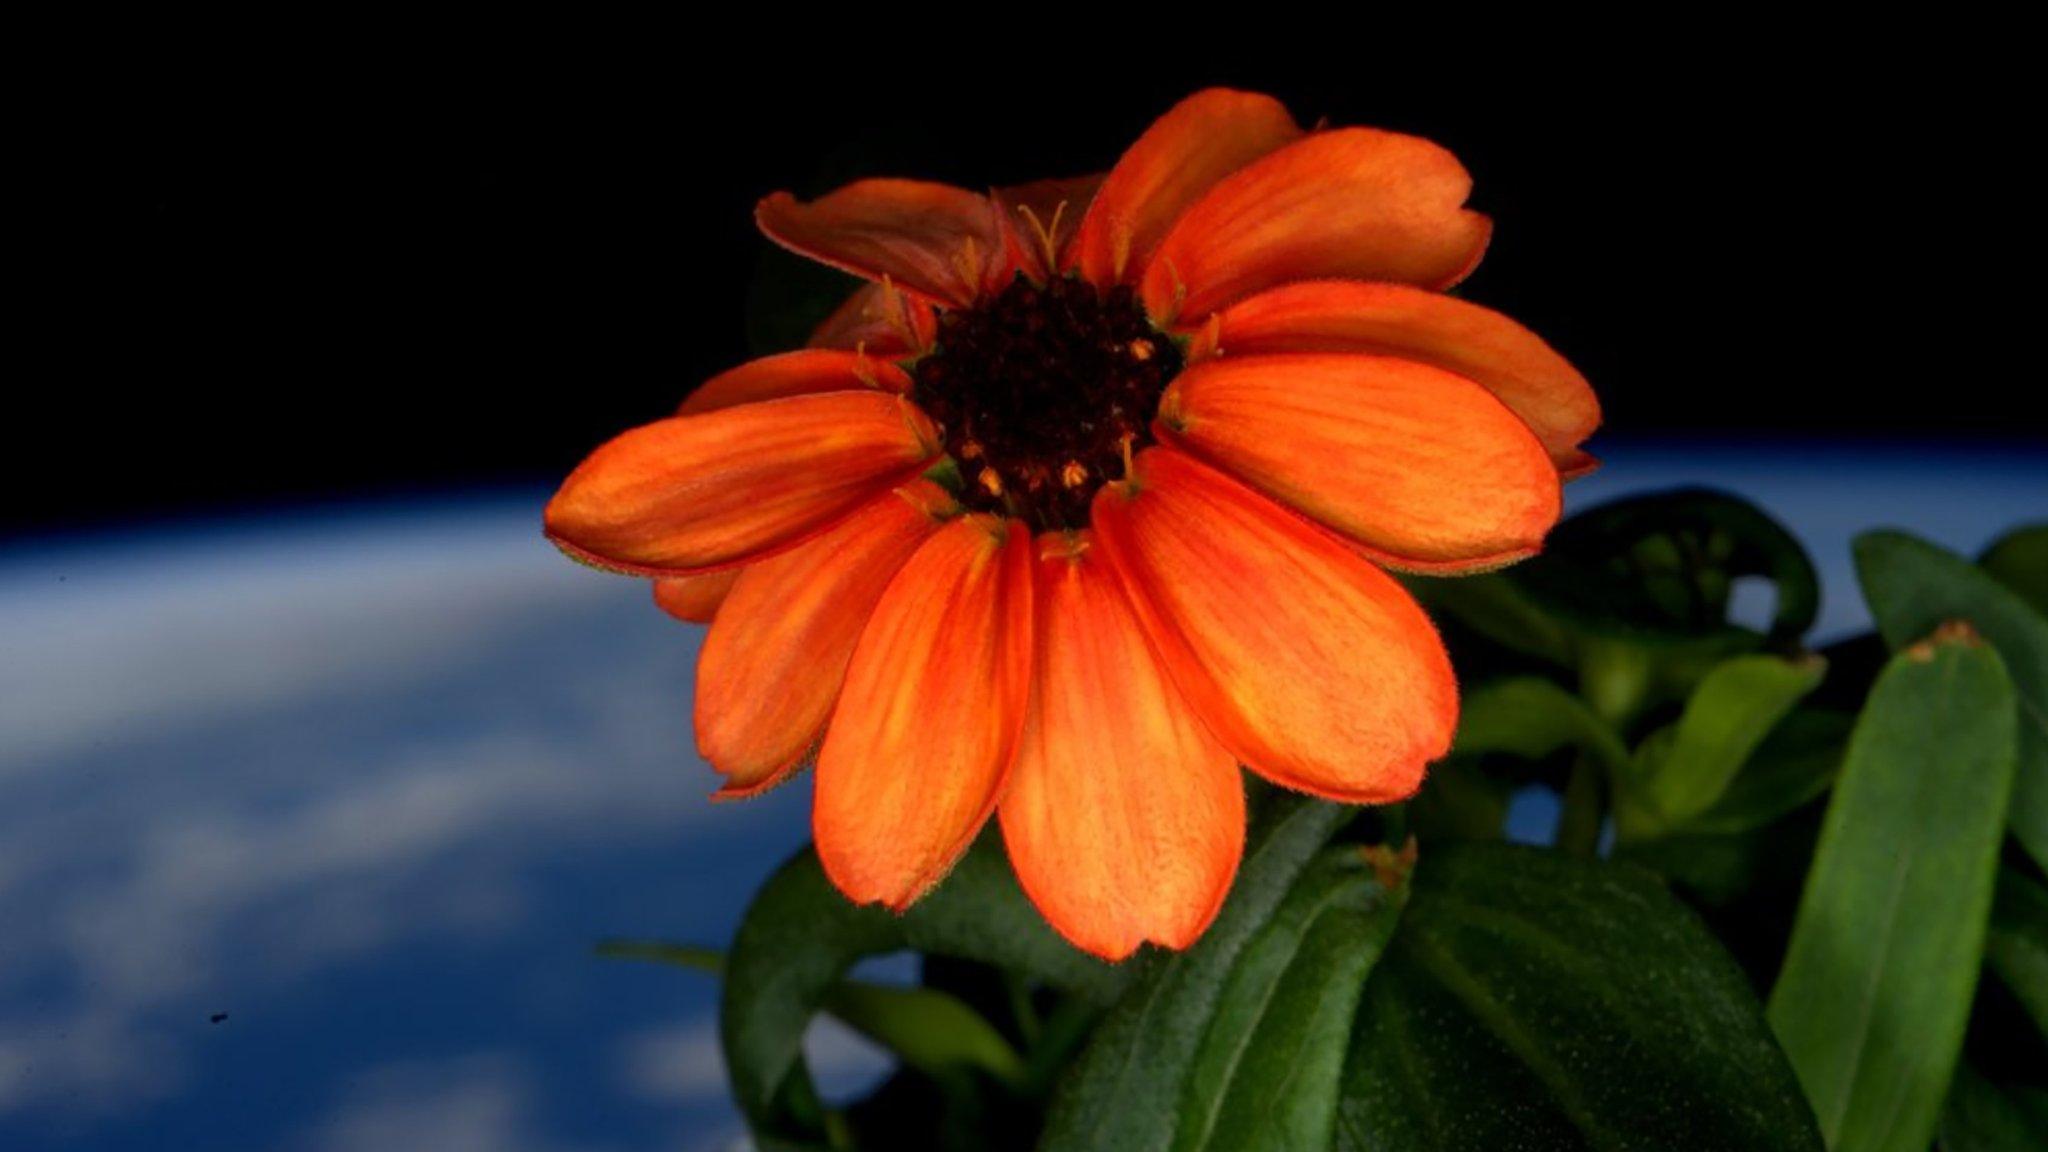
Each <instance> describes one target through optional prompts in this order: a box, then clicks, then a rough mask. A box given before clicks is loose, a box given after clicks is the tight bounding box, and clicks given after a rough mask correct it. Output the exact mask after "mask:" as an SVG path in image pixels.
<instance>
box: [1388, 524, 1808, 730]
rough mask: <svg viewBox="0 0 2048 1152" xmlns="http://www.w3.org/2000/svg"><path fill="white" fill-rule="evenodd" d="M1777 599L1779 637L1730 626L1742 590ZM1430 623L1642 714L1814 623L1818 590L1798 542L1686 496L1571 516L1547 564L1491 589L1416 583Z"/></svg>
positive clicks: (1498, 578)
mask: <svg viewBox="0 0 2048 1152" xmlns="http://www.w3.org/2000/svg"><path fill="white" fill-rule="evenodd" d="M1744 577H1762V578H1764V579H1767V580H1769V581H1770V582H1771V583H1772V585H1773V586H1774V588H1775V590H1776V606H1775V610H1774V613H1773V617H1772V621H1771V624H1770V631H1769V635H1768V636H1765V635H1760V634H1758V633H1757V632H1755V631H1752V630H1751V629H1748V628H1744V627H1741V626H1739V625H1736V624H1733V623H1731V622H1730V621H1729V620H1728V605H1729V599H1730V595H1731V593H1732V592H1733V590H1734V587H1735V584H1736V582H1737V581H1738V580H1740V579H1742V578H1744ZM1407 584H1408V587H1409V588H1410V590H1411V591H1413V592H1414V593H1415V594H1416V595H1417V596H1418V597H1419V598H1421V599H1422V601H1423V603H1424V604H1425V605H1426V606H1428V607H1429V608H1430V609H1431V610H1432V611H1434V612H1436V613H1438V614H1440V615H1442V616H1446V617H1448V618H1450V619H1452V620H1455V621H1456V622H1457V623H1459V624H1461V625H1463V626H1464V627H1466V628H1468V629H1470V630H1471V631H1473V632H1476V633H1477V634H1479V636H1481V637H1483V638H1484V639H1487V640H1490V641H1492V642H1493V643H1495V644H1498V645H1500V646H1502V647H1504V648H1507V649H1509V650H1510V651H1514V652H1518V653H1521V654H1523V655H1527V656H1534V657H1536V658H1538V659H1542V660H1546V661H1549V662H1551V663H1553V664H1556V665H1558V666H1560V667H1563V668H1569V669H1573V670H1575V671H1577V672H1578V673H1579V675H1580V680H1581V688H1582V690H1583V693H1584V695H1585V696H1586V697H1587V699H1589V700H1591V701H1593V703H1594V706H1595V709H1596V711H1598V712H1599V713H1600V714H1601V715H1603V716H1605V717H1607V718H1608V719H1609V720H1611V721H1614V722H1617V723H1619V722H1622V721H1624V720H1626V719H1628V718H1631V717H1634V716H1636V715H1639V714H1640V713H1641V712H1642V711H1643V710H1644V709H1646V708H1648V707H1651V706H1653V705H1655V704H1656V703H1658V702H1660V701H1661V700H1663V699H1666V698H1670V697H1672V696H1679V697H1682V696H1684V695H1686V694H1688V693H1689V692H1690V691H1691V689H1692V687H1693V685H1694V684H1696V683H1697V682H1698V680H1699V678H1700V677H1701V676H1703V675H1705V674H1706V672H1707V671H1708V670H1709V669H1710V668H1712V667H1713V666H1714V665H1715V664H1717V663H1719V662H1720V661H1722V660H1725V659H1727V658H1728V657H1730V656H1734V655H1737V654H1739V653H1743V652H1751V651H1755V650H1757V649H1758V648H1759V647H1761V646H1762V645H1763V644H1764V643H1766V642H1767V641H1771V642H1776V643H1778V644H1781V645H1782V644H1785V643H1787V642H1789V641H1791V640H1792V639H1794V638H1796V637H1798V636H1799V635H1801V634H1803V633H1804V632H1805V631H1806V629H1807V628H1808V627H1810V626H1811V625H1812V623H1813V619H1814V615H1815V613H1816V612H1817V611H1818V608H1819V603H1820V585H1819V581H1818V577H1817V576H1816V575H1815V573H1814V569H1813V564H1812V562H1811V561H1810V560H1809V559H1808V558H1807V556H1806V553H1805V551H1804V550H1803V549H1801V548H1800V546H1799V542H1798V541H1797V540H1796V539H1795V538H1793V536H1792V535H1791V534H1790V533H1789V532H1787V531H1786V530H1785V529H1784V528H1783V527H1782V526H1781V525H1779V524H1778V523H1777V522H1776V521H1774V520H1772V519H1771V518H1770V517H1769V516H1767V515H1765V514H1764V513H1763V512H1762V511H1761V510H1759V509H1758V508H1756V507H1755V506H1754V505H1751V504H1749V503H1747V502H1745V501H1743V500H1739V499H1737V498H1735V497H1732V496H1727V495H1723V494H1720V493H1714V492H1703V491H1678V492H1669V493H1662V494H1658V495H1652V496H1644V497H1638V498H1634V499H1628V500H1621V501H1617V502H1615V503H1612V504H1606V505H1602V506H1600V507H1598V508H1594V509H1592V510H1590V511H1587V512H1582V513H1580V514H1579V515H1576V516H1573V517H1572V518H1571V519H1569V520H1567V521H1565V522H1564V523H1563V524H1560V525H1559V526H1558V528H1557V529H1556V531H1554V532H1553V533H1552V534H1551V537H1550V540H1549V541H1548V543H1547V544H1546V546H1545V548H1544V552H1543V554H1542V555H1541V556H1538V557H1535V558H1533V559H1531V560H1528V561H1526V562H1524V563H1522V564H1519V565H1516V566H1515V567H1514V568H1512V569H1510V570H1508V571H1506V572H1500V573H1494V574H1491V575H1486V576H1474V577H1465V578H1461V579H1456V580H1431V579H1419V578H1411V579H1410V580H1408V581H1407Z"/></svg>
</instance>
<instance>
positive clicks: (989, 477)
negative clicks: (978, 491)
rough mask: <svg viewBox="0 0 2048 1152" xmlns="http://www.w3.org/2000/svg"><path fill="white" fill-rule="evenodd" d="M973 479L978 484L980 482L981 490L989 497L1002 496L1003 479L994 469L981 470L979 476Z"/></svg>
mask: <svg viewBox="0 0 2048 1152" xmlns="http://www.w3.org/2000/svg"><path fill="white" fill-rule="evenodd" d="M975 479H976V480H977V481H978V482H980V484H981V487H982V490H983V491H985V492H987V493H988V494H989V495H991V496H996V497H1000V496H1002V494H1003V477H1002V475H1001V474H1000V473H998V472H997V471H996V470H995V469H993V468H983V469H982V470H981V475H979V476H977V477H975Z"/></svg>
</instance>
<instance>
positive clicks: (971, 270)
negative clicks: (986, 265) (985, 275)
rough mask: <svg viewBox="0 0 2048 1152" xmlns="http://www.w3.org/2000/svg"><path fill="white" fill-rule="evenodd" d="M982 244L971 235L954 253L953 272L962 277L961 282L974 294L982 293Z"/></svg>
mask: <svg viewBox="0 0 2048 1152" xmlns="http://www.w3.org/2000/svg"><path fill="white" fill-rule="evenodd" d="M981 269H982V261H981V245H979V244H977V243H975V242H974V237H972V236H969V237H967V238H966V239H964V240H962V241H961V242H960V247H959V249H958V250H957V251H955V252H954V253H953V273H954V275H956V276H958V277H960V283H961V285H962V286H963V287H965V288H966V289H967V290H968V292H969V293H970V294H972V295H975V296H979V295H980V294H981Z"/></svg>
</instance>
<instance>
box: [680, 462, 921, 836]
mask: <svg viewBox="0 0 2048 1152" xmlns="http://www.w3.org/2000/svg"><path fill="white" fill-rule="evenodd" d="M954 510H955V508H954V506H953V503H952V499H951V497H949V496H947V495H946V494H945V493H944V491H943V490H941V489H940V488H939V487H938V485H936V484H933V483H932V482H930V481H929V480H917V481H913V482H912V483H911V484H908V485H905V486H904V487H903V488H900V489H898V490H896V491H895V492H891V493H887V494H885V495H882V496H879V497H877V498H875V499H874V500H871V501H869V502H868V503H867V504H864V505H862V506H861V507H860V508H859V509H858V510H857V511H855V512H854V513H853V515H851V516H848V517H847V518H846V519H844V520H842V521H840V522H839V523H838V524H835V525H833V526H832V528H831V529H830V530H829V531H827V532H825V533H824V534H823V535H821V536H819V537H817V538H816V539H814V540H810V541H807V542H805V543H803V544H801V545H798V546H797V547H795V548H792V549H790V550H789V551H787V552H784V553H783V554H782V555H780V556H776V557H774V558H772V559H769V560H763V561H762V562H760V563H759V564H755V565H751V566H749V567H748V568H746V569H745V570H744V571H745V573H746V574H745V575H744V576H743V577H741V578H740V580H739V583H738V584H737V585H736V586H735V587H734V588H733V592H732V595H731V596H730V597H729V598H728V599H727V600H726V603H725V606H724V607H723V608H721V609H720V610H719V613H718V621H717V623H716V624H714V625H713V626H712V628H711V634H710V635H709V636H707V637H705V639H704V650H703V652H702V654H701V655H699V656H698V658H697V751H698V753H699V754H700V755H702V756H703V757H704V759H706V760H708V761H710V762H711V766H712V767H714V768H716V769H718V770H719V771H720V772H723V773H725V775H726V777H727V780H726V784H725V787H724V788H722V789H720V790H719V792H718V795H719V797H721V798H725V797H734V796H745V795H750V794H752V793H754V792H758V791H760V790H761V789H763V788H766V787H769V786H771V785H773V784H775V783H777V782H779V781H780V780H781V779H782V778H783V777H784V776H786V775H787V774H788V773H789V772H790V771H792V770H793V769H794V768H796V766H797V765H798V764H799V763H801V762H802V760H803V758H804V756H805V754H806V753H808V752H810V750H811V749H812V748H813V747H814V746H815V745H816V744H817V741H818V735H819V733H821V732H823V731H824V729H825V720H826V718H827V717H828V716H830V715H831V713H832V702H833V701H834V700H837V699H838V698H839V685H840V682H841V681H842V680H844V679H845V677H846V663H847V661H848V660H850V659H852V658H853V646H854V643H855V642H856V641H858V640H859V639H860V633H861V629H862V628H864V627H866V626H867V622H868V617H869V615H870V614H871V613H873V611H874V608H875V602H876V601H878V600H880V599H881V598H882V590H883V589H884V588H886V587H888V586H889V581H890V580H892V579H894V578H895V576H896V573H897V572H898V571H900V570H901V569H902V567H903V562H904V561H906V560H908V559H910V556H911V554H912V553H913V552H916V551H917V549H918V546H919V545H921V544H923V543H924V542H925V540H926V539H927V538H929V537H930V536H931V534H932V533H933V532H936V531H938V528H939V525H940V524H941V523H943V522H944V519H945V518H946V517H947V516H949V515H951V514H952V512H953V511H954ZM698 579H703V578H702V577H698ZM662 583H668V581H663V582H662Z"/></svg>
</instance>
